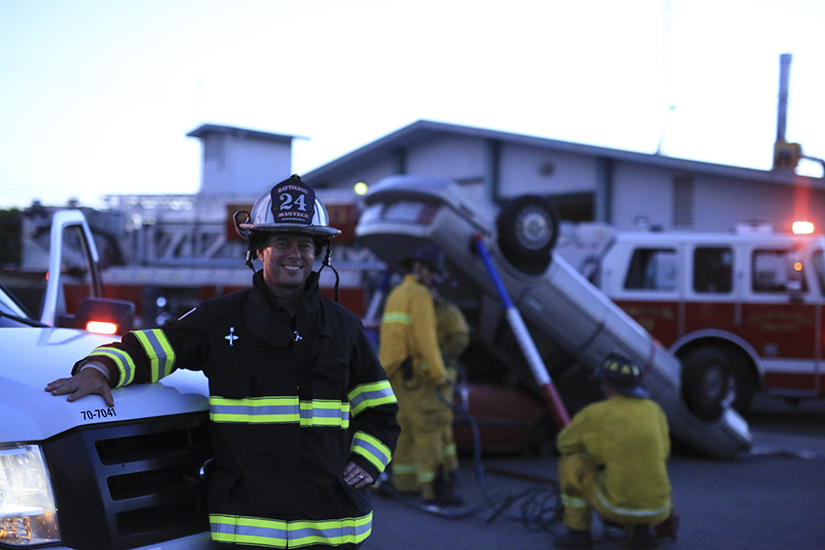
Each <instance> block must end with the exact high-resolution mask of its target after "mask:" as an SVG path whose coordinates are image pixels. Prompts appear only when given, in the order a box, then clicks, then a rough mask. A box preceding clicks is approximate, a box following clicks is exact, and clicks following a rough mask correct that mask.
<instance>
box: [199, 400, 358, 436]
mask: <svg viewBox="0 0 825 550" xmlns="http://www.w3.org/2000/svg"><path fill="white" fill-rule="evenodd" d="M209 405H210V407H211V411H210V413H209V417H210V419H211V420H212V422H222V423H241V424H300V425H301V426H302V427H307V428H309V427H331V428H343V429H346V428H348V427H349V415H350V409H349V403H344V402H342V401H332V400H329V401H324V400H320V399H314V400H312V401H299V400H298V397H246V398H244V399H226V398H224V397H219V396H212V397H210V398H209Z"/></svg>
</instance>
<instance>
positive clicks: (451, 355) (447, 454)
mask: <svg viewBox="0 0 825 550" xmlns="http://www.w3.org/2000/svg"><path fill="white" fill-rule="evenodd" d="M432 293H433V304H434V306H435V331H436V336H437V339H438V347H439V349H441V357H442V359H443V360H444V366H445V368H446V369H447V378H448V379H449V380H450V382H451V383H452V384H453V385H455V383H456V381H457V380H458V358H459V357H461V354H462V353H464V351H465V350H466V349H467V347H468V346H469V345H470V327H469V325H468V324H467V319H466V318H465V317H464V314H463V313H461V309H459V308H458V306H456V305H455V304H453V303H452V302H450V301H448V300H446V299H444V298H443V297H441V296H440V295H439V293H438V290H437V288H436V287H433V288H432ZM443 395H444V399H445V400H446V401H447V402H448V403H452V401H453V388H452V387H449V386H448V387H446V388H445V392H444V394H443ZM442 440H443V450H442V456H441V466H442V468H443V470H444V472H445V474H447V475H449V477H451V478H452V479H455V472H456V471H457V470H458V454H457V450H456V445H455V439H454V438H453V425H452V423H450V424H448V425H447V426H445V428H444V431H443V437H442Z"/></svg>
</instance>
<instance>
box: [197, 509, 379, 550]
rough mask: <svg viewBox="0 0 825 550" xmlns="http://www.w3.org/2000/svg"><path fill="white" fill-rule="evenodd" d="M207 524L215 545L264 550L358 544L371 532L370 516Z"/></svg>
mask: <svg viewBox="0 0 825 550" xmlns="http://www.w3.org/2000/svg"><path fill="white" fill-rule="evenodd" d="M209 521H210V523H211V525H212V540H214V541H216V542H223V543H229V544H239V545H259V546H265V547H268V548H286V547H287V544H288V545H289V547H290V548H300V547H302V546H308V545H310V544H316V545H319V544H320V545H328V546H340V545H343V544H359V543H361V542H363V541H364V540H366V539H367V537H369V535H370V532H371V531H372V512H370V513H369V514H367V515H365V516H362V517H359V518H343V519H339V520H335V519H331V520H294V521H282V520H275V519H265V518H250V517H239V516H225V515H218V514H212V515H210V516H209Z"/></svg>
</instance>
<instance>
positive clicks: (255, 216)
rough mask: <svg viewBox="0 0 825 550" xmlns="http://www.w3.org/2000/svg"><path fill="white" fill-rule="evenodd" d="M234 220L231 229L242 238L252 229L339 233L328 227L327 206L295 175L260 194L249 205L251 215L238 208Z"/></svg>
mask: <svg viewBox="0 0 825 550" xmlns="http://www.w3.org/2000/svg"><path fill="white" fill-rule="evenodd" d="M244 218H245V219H244ZM234 219H235V229H236V230H237V232H238V234H240V235H241V236H242V237H243V238H245V239H248V238H249V235H250V234H251V233H252V232H253V231H289V232H293V233H307V234H309V235H318V236H321V237H334V236H335V235H338V234H340V233H341V231H340V230H339V229H335V228H334V227H330V226H329V214H328V213H327V209H326V208H325V207H324V205H323V204H322V203H321V201H320V200H318V199H316V198H315V191H313V190H312V188H311V187H309V186H308V185H307V184H305V183H304V182H302V181H301V177H300V176H299V175H298V174H293V175H292V176H291V177H290V178H288V179H285V180H284V181H282V182H281V183H279V184H277V185H276V186H275V187H273V188H272V189H271V190H270V191H268V192H266V193H264V194H263V195H261V196H260V197H259V198H258V200H256V201H255V204H254V205H253V206H252V214H249V213H248V212H246V211H244V210H242V211H240V212H235V216H234Z"/></svg>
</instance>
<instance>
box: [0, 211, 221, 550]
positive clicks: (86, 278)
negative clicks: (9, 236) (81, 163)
mask: <svg viewBox="0 0 825 550" xmlns="http://www.w3.org/2000/svg"><path fill="white" fill-rule="evenodd" d="M32 227H34V230H33V232H32V234H29V235H27V238H30V239H31V242H33V243H34V245H35V246H41V249H42V251H43V253H42V254H37V253H36V251H35V252H32V253H31V254H27V255H26V257H25V260H24V261H23V262H21V265H20V266H18V267H19V269H14V270H11V269H4V270H2V271H1V272H0V350H2V356H1V357H0V389H2V393H1V394H0V396H1V397H0V418H2V419H3V424H2V428H0V548H19V547H23V546H24V547H26V548H38V547H41V546H43V547H48V548H50V549H59V550H62V549H76V550H95V549H116V550H119V549H123V550H125V549H149V548H152V549H163V550H189V549H198V548H204V549H206V548H209V547H210V544H211V543H210V536H209V523H208V516H207V512H206V485H205V483H204V481H202V480H201V478H200V470H201V467H202V465H203V464H204V463H205V462H206V461H208V460H209V459H210V458H211V451H210V447H209V438H208V420H209V418H208V415H209V413H208V399H207V398H206V397H205V395H206V385H205V379H204V378H203V377H202V376H200V375H198V374H197V373H191V374H195V376H187V375H188V374H189V373H180V374H182V376H178V373H176V375H175V376H171V377H169V378H168V382H167V381H166V380H164V382H163V383H162V384H147V385H141V386H135V387H131V386H130V387H127V388H123V389H118V390H114V398H115V406H114V407H107V406H106V405H105V404H104V402H103V400H102V398H100V397H99V396H89V397H85V398H83V399H80V400H78V401H76V402H74V403H69V402H67V401H66V398H65V397H53V396H51V395H50V394H48V393H46V392H45V391H44V387H45V385H46V384H47V383H48V382H50V381H52V380H55V379H57V378H60V377H66V376H68V375H69V373H70V371H71V368H72V365H73V364H74V363H75V362H76V361H77V360H78V359H80V358H82V357H84V356H85V355H86V354H88V353H89V352H90V351H91V350H92V349H94V348H95V347H96V346H98V345H100V344H103V343H106V342H110V341H111V340H112V338H113V337H112V336H103V335H100V334H93V333H91V332H89V331H87V330H85V329H84V328H67V327H86V326H89V327H94V326H95V325H90V324H89V323H103V325H102V326H104V327H109V329H110V330H109V331H110V332H116V333H120V332H123V331H125V330H127V329H128V327H129V324H130V323H131V320H132V318H133V316H134V309H133V307H132V306H131V305H130V304H126V303H124V302H121V301H117V300H106V299H103V298H101V292H100V290H101V282H100V278H99V271H98V265H97V264H98V256H97V252H96V249H95V245H94V241H93V240H92V235H91V232H90V231H89V227H88V225H87V223H86V220H85V218H84V217H83V214H82V213H81V212H80V211H60V212H57V213H56V214H55V215H54V216H53V218H49V219H45V218H44V219H42V220H41V222H39V223H36V224H34V225H33V226H32ZM96 326H98V327H100V326H101V325H96ZM198 376H200V378H198Z"/></svg>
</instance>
